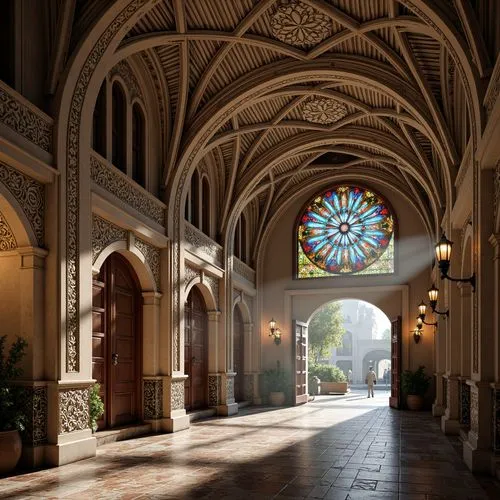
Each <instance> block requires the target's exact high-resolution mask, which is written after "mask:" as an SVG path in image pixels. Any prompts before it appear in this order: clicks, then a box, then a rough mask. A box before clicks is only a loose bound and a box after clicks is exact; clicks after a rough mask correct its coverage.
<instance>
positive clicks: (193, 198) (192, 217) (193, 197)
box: [188, 170, 200, 227]
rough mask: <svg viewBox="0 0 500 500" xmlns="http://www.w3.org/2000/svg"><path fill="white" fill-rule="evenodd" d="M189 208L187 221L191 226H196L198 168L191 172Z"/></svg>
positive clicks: (198, 187) (197, 214) (198, 197)
mask: <svg viewBox="0 0 500 500" xmlns="http://www.w3.org/2000/svg"><path fill="white" fill-rule="evenodd" d="M189 201H190V210H189V218H188V220H189V222H191V224H193V226H196V227H198V224H199V220H200V219H199V207H200V174H199V173H198V170H195V171H194V172H193V175H192V177H191V189H190V192H189Z"/></svg>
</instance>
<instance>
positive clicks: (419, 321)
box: [417, 315, 437, 330]
mask: <svg viewBox="0 0 500 500" xmlns="http://www.w3.org/2000/svg"><path fill="white" fill-rule="evenodd" d="M424 325H427V326H437V321H435V322H434V323H427V322H426V321H424V318H422V316H420V315H419V316H417V328H418V329H419V330H422V328H423V326H424Z"/></svg>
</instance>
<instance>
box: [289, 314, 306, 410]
mask: <svg viewBox="0 0 500 500" xmlns="http://www.w3.org/2000/svg"><path fill="white" fill-rule="evenodd" d="M292 331H293V332H295V339H294V340H295V341H294V342H293V346H294V347H293V360H292V366H294V367H295V396H294V400H293V403H294V404H295V405H300V404H303V403H307V400H308V394H307V323H302V322H300V321H295V320H294V321H293V325H292Z"/></svg>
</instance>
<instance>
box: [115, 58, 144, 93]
mask: <svg viewBox="0 0 500 500" xmlns="http://www.w3.org/2000/svg"><path fill="white" fill-rule="evenodd" d="M110 75H111V76H112V77H113V76H115V75H118V76H120V78H121V79H122V80H123V81H124V82H125V85H126V86H127V90H128V92H129V95H130V99H131V100H133V99H135V98H139V99H141V100H144V98H143V96H142V90H141V86H140V85H139V82H138V81H137V78H136V76H135V74H134V70H133V69H132V68H131V67H130V64H129V63H128V62H127V61H124V60H122V61H120V62H119V63H118V64H116V65H115V66H114V67H113V69H112V70H111V72H110Z"/></svg>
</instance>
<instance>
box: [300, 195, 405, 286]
mask: <svg viewBox="0 0 500 500" xmlns="http://www.w3.org/2000/svg"><path fill="white" fill-rule="evenodd" d="M394 229H395V220H394V216H393V214H392V211H391V210H390V209H389V206H388V204H387V202H386V201H385V200H384V199H383V198H382V197H381V196H380V195H378V194H376V193H374V192H373V191H369V190H367V189H364V188H361V187H358V186H345V185H342V186H335V187H333V188H331V189H329V190H328V191H325V192H323V193H321V194H320V195H318V196H315V197H314V198H313V199H312V200H310V201H309V203H308V204H307V205H306V207H305V209H304V210H303V211H302V213H301V214H300V218H299V221H298V227H297V232H296V238H297V277H298V278H321V277H332V276H339V275H359V274H389V273H393V272H394Z"/></svg>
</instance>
